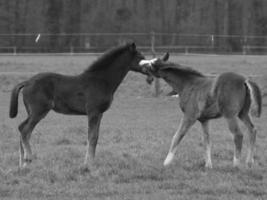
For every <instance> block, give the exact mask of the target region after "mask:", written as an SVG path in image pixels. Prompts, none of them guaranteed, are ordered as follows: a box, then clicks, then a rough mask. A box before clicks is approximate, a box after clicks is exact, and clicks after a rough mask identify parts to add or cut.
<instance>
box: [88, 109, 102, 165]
mask: <svg viewBox="0 0 267 200" xmlns="http://www.w3.org/2000/svg"><path fill="white" fill-rule="evenodd" d="M102 116H103V114H94V115H92V116H91V115H90V116H88V139H87V149H86V155H85V159H84V165H85V166H86V165H87V164H90V165H92V164H93V162H94V158H95V150H96V145H97V141H98V135H99V127H100V122H101V119H102ZM89 160H90V161H89ZM88 162H89V163H88Z"/></svg>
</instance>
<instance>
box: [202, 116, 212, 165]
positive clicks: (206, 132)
mask: <svg viewBox="0 0 267 200" xmlns="http://www.w3.org/2000/svg"><path fill="white" fill-rule="evenodd" d="M201 126H202V130H203V134H204V135H203V142H204V146H205V151H206V155H205V167H207V168H212V162H211V144H210V136H209V121H205V122H201Z"/></svg>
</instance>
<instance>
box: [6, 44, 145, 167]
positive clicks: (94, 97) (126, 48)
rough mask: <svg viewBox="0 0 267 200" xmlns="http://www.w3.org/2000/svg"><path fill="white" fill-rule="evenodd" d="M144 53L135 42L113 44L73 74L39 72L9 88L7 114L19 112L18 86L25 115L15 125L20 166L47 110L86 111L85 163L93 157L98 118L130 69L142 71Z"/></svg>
mask: <svg viewBox="0 0 267 200" xmlns="http://www.w3.org/2000/svg"><path fill="white" fill-rule="evenodd" d="M143 59H144V56H143V55H142V54H141V53H140V52H139V51H138V50H137V49H136V45H135V43H127V44H125V45H121V46H118V47H114V48H112V49H110V50H108V51H107V52H106V53H104V54H103V55H102V56H100V57H99V58H98V59H97V60H96V61H94V62H93V63H92V64H91V65H90V66H89V67H88V68H87V69H86V70H85V71H84V72H82V73H81V74H78V75H75V76H67V75H62V74H57V73H39V74H37V75H34V76H33V77H31V78H30V79H28V80H26V81H23V82H21V83H19V84H17V85H16V86H15V87H14V89H13V90H12V92H11V100H10V110H9V116H10V118H15V117H16V116H17V112H18V96H19V92H20V90H21V89H23V90H22V94H23V102H24V105H25V108H26V111H27V114H28V116H27V118H26V120H24V121H23V122H22V123H21V124H20V125H19V127H18V129H19V132H20V161H19V166H20V167H25V166H26V165H27V164H28V163H30V162H31V161H32V150H31V146H30V137H31V133H32V131H33V129H34V128H35V126H36V125H37V124H38V123H39V122H40V121H41V119H43V118H44V117H45V116H46V115H47V114H48V112H49V111H50V110H53V111H55V112H57V113H61V114H66V115H87V117H88V137H87V148H86V154H85V158H84V164H85V166H87V165H88V164H90V165H91V164H92V163H93V161H94V158H95V151H96V145H97V141H98V135H99V127H100V122H101V119H102V116H103V113H104V112H105V111H107V110H108V109H109V107H110V105H111V103H112V100H113V95H114V92H115V91H116V89H117V88H118V86H119V85H120V83H121V82H122V80H123V79H124V77H125V76H126V74H127V72H128V71H129V70H133V71H138V72H141V73H143V74H145V73H144V72H142V70H140V69H141V68H140V67H139V63H140V61H141V60H143Z"/></svg>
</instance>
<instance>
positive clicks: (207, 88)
mask: <svg viewBox="0 0 267 200" xmlns="http://www.w3.org/2000/svg"><path fill="white" fill-rule="evenodd" d="M168 58H169V54H168V53H166V54H165V55H164V56H163V58H157V59H153V60H146V61H142V62H143V68H144V70H146V71H147V72H149V73H151V74H152V75H153V76H155V77H158V78H163V79H164V80H165V81H166V82H167V83H168V84H169V85H170V86H172V88H173V89H174V91H175V92H177V93H178V95H179V99H180V108H181V110H182V112H183V117H182V119H181V123H180V126H179V128H178V130H177V132H176V133H175V135H174V136H173V138H172V141H171V145H170V148H169V152H168V154H167V157H166V159H165V160H164V166H168V165H169V164H170V163H171V162H172V161H173V159H174V155H175V152H176V151H177V146H178V144H179V143H180V142H181V140H182V139H183V137H184V136H185V134H186V133H187V131H188V130H189V128H190V127H191V126H192V125H193V124H194V123H195V122H196V121H199V122H200V123H201V126H202V131H203V133H204V134H203V141H204V146H205V167H207V168H212V162H211V142H210V136H209V121H210V120H211V119H216V118H220V117H223V118H224V119H225V120H226V122H227V124H228V128H229V130H230V132H231V133H232V134H233V138H234V144H235V150H234V157H233V165H234V167H238V166H239V165H240V156H241V150H242V140H243V134H242V132H241V130H240V127H239V125H238V121H239V120H241V121H242V122H243V123H244V124H245V126H246V127H247V129H248V136H249V148H248V154H247V158H246V163H247V165H248V166H249V167H251V165H252V164H253V163H254V151H255V141H256V132H257V131H256V128H255V126H254V124H253V123H252V120H251V117H250V115H249V114H250V112H249V111H251V114H253V115H255V116H256V117H260V115H261V110H262V99H261V98H262V97H261V90H260V88H259V86H258V85H257V84H256V83H255V82H253V81H251V80H249V79H248V78H245V77H244V76H242V75H240V74H237V73H233V72H225V73H222V74H219V75H217V76H215V77H211V76H207V75H204V74H202V73H201V72H199V71H197V70H195V69H192V68H191V67H187V66H182V65H179V64H176V63H172V62H169V61H168Z"/></svg>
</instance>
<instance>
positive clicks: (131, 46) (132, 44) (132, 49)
mask: <svg viewBox="0 0 267 200" xmlns="http://www.w3.org/2000/svg"><path fill="white" fill-rule="evenodd" d="M129 49H130V51H135V50H136V45H135V43H134V42H133V43H131V44H130V46H129Z"/></svg>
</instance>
